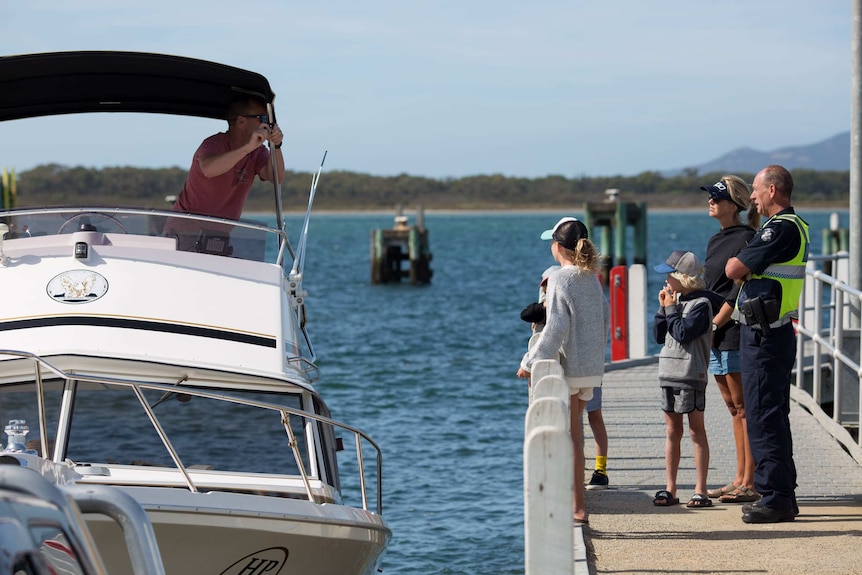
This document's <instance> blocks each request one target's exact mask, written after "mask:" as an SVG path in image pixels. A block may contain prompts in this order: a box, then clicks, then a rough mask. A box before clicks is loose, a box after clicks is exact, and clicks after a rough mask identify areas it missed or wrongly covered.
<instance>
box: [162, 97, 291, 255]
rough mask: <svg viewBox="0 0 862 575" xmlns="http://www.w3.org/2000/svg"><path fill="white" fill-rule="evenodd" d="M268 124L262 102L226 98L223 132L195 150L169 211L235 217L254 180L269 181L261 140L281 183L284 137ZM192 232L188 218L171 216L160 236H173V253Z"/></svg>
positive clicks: (186, 244)
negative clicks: (176, 244) (174, 237)
mask: <svg viewBox="0 0 862 575" xmlns="http://www.w3.org/2000/svg"><path fill="white" fill-rule="evenodd" d="M269 120H270V118H269V117H268V116H267V113H266V103H265V102H264V101H263V100H262V99H260V98H258V97H255V96H248V95H243V96H239V97H236V98H234V99H232V100H231V102H230V104H229V105H228V109H227V123H228V129H227V132H220V133H218V134H215V135H212V136H210V137H209V138H207V139H205V140H204V141H203V142H202V143H201V145H200V146H199V147H198V149H197V151H196V152H195V155H194V158H193V159H192V165H191V168H190V169H189V175H188V177H187V179H186V183H185V185H184V186H183V189H182V191H181V192H180V195H179V197H178V198H177V200H176V202H175V203H174V206H173V209H174V211H177V212H184V213H191V214H202V215H207V216H215V217H220V218H227V219H233V220H236V219H239V217H240V216H241V215H242V209H243V205H244V204H245V199H246V197H248V193H249V191H250V190H251V186H252V184H253V183H254V178H255V176H257V177H259V178H260V179H261V180H264V181H267V182H271V181H273V180H274V176H273V162H272V159H271V157H270V150H267V148H266V147H265V146H264V145H263V144H264V142H267V141H268V142H269V144H270V149H271V150H274V151H273V153H274V154H275V165H276V171H277V177H278V181H279V182H281V181H282V180H283V179H284V157H283V156H282V153H281V145H282V141H283V139H284V134H283V133H282V131H281V129H280V128H279V127H278V124H275V123H270V121H269ZM190 228H195V229H194V230H193V229H190ZM197 228H199V224H196V223H195V222H194V221H192V220H184V219H180V218H171V219H170V220H169V221H168V222H167V224H166V225H165V233H166V234H167V235H174V236H176V237H177V239H178V242H179V246H178V247H179V249H193V248H194V244H195V242H197V239H198V238H197V235H198V234H199V233H200V230H199V229H197Z"/></svg>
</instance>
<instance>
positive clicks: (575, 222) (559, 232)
mask: <svg viewBox="0 0 862 575" xmlns="http://www.w3.org/2000/svg"><path fill="white" fill-rule="evenodd" d="M540 237H541V238H542V239H543V240H554V241H555V242H557V243H558V244H560V245H561V246H563V247H564V248H566V249H569V250H573V249H575V248H576V247H578V240H579V239H581V238H584V239H589V237H590V234H589V232H588V231H587V226H585V225H584V222H582V221H581V220H579V219H577V218H571V217H567V218H562V219H560V221H559V222H557V225H555V226H554V227H553V228H551V229H550V230H545V231H544V232H542V235H541V236H540Z"/></svg>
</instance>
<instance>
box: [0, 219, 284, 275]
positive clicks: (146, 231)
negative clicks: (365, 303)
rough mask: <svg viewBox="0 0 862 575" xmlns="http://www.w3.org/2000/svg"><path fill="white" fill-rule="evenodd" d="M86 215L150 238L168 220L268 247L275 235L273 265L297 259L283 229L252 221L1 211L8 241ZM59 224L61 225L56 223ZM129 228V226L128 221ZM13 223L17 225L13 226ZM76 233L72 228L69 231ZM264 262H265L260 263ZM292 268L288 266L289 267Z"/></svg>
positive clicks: (55, 229)
mask: <svg viewBox="0 0 862 575" xmlns="http://www.w3.org/2000/svg"><path fill="white" fill-rule="evenodd" d="M87 214H95V215H101V216H103V217H106V218H108V219H111V220H114V221H115V222H116V223H117V224H118V225H119V226H118V229H119V231H121V232H123V233H136V234H142V235H150V236H153V235H155V236H161V235H163V233H162V232H163V230H162V228H161V227H160V226H157V227H155V228H153V227H152V226H151V225H150V224H149V223H150V222H151V221H153V220H154V219H158V220H162V219H164V220H167V219H168V218H171V219H175V220H181V221H185V222H188V223H190V224H196V225H198V226H200V225H201V224H203V225H210V226H213V227H215V228H218V229H230V230H231V236H235V235H240V236H242V235H246V236H254V237H259V238H261V241H262V242H263V243H264V244H266V243H267V242H266V240H265V238H266V237H267V234H272V235H274V237H275V238H276V240H275V241H276V245H277V249H275V250H274V254H275V255H274V256H273V258H272V260H273V263H275V264H277V265H280V266H282V265H283V264H284V258H285V254H286V253H289V254H290V257H291V260H293V259H294V258H295V257H296V256H295V254H294V251H293V247H292V246H291V245H290V242H289V240H288V238H287V233H286V232H285V231H284V230H283V229H276V228H273V227H271V226H268V225H267V224H265V223H262V222H255V221H251V220H230V219H225V218H217V217H212V216H205V215H198V214H187V213H182V212H175V211H172V210H152V209H142V208H122V207H79V206H76V207H50V208H22V209H15V210H5V211H2V212H0V221H2V222H4V223H6V224H8V225H10V232H9V233H8V234H7V236H6V237H7V239H15V238H19V237H23V236H25V235H26V236H35V235H44V234H45V233H47V232H48V231H49V230H45V229H40V226H39V223H38V222H40V221H41V222H54V225H53V227H51V228H50V233H52V234H53V233H62V232H60V231H59V230H60V229H61V228H62V225H63V222H66V221H69V220H70V219H73V218H76V217H77V218H80V217H82V216H85V215H87ZM57 221H59V222H60V225H57V224H56V222H57ZM130 221H131V222H132V223H131V224H130V225H128V226H127V225H126V224H128V223H129V222H130ZM12 224H14V226H12ZM72 231H74V229H73V228H71V227H70V228H69V229H68V230H66V232H72ZM261 261H264V260H261ZM288 267H289V266H288Z"/></svg>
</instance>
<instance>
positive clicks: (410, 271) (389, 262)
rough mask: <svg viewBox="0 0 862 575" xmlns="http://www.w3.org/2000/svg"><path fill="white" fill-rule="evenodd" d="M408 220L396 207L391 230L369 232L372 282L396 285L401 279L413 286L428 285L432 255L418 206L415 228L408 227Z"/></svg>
mask: <svg viewBox="0 0 862 575" xmlns="http://www.w3.org/2000/svg"><path fill="white" fill-rule="evenodd" d="M408 221H409V218H408V217H407V216H405V215H404V214H403V209H402V207H401V206H400V205H399V206H398V208H397V210H396V214H395V224H394V225H393V227H392V228H391V229H388V230H387V229H374V230H371V283H373V284H385V283H397V282H400V281H401V280H403V279H404V280H407V281H409V282H410V283H411V284H413V285H423V284H428V283H431V276H432V275H433V273H434V272H433V271H432V270H431V267H430V262H431V257H432V256H431V250H430V248H429V247H428V230H426V229H425V214H424V209H423V207H422V206H421V205H420V206H419V207H418V209H417V211H416V223H415V225H412V226H411V225H408ZM405 264H406V265H405Z"/></svg>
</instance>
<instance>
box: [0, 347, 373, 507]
mask: <svg viewBox="0 0 862 575" xmlns="http://www.w3.org/2000/svg"><path fill="white" fill-rule="evenodd" d="M2 356H9V357H18V358H23V359H30V360H32V361H33V363H34V379H33V381H34V382H35V384H36V390H37V400H38V402H39V414H38V416H39V429H40V433H41V436H40V441H41V445H42V446H43V450H44V451H43V453H42V456H43V457H48V456H49V454H48V453H47V446H48V445H49V441H48V437H47V431H46V430H47V429H48V422H47V416H46V413H45V404H46V402H45V397H44V394H45V390H44V382H45V380H46V379H53V378H58V379H62V380H64V381H66V382H75V383H76V385H77V384H79V383H93V384H101V385H107V386H113V387H117V388H129V389H131V390H132V391H133V393H134V394H135V396H136V397H137V399H138V401H139V402H140V404H141V406H142V408H143V409H144V411H145V412H146V415H147V418H148V419H149V422H150V424H151V425H152V426H153V428H154V429H155V431H156V433H157V434H158V436H159V438H160V439H161V441H162V444H163V445H164V447H165V449H166V450H167V452H168V454H169V455H170V457H171V460H172V461H173V462H174V464H175V465H176V467H177V469H178V470H179V472H180V473H181V474H182V476H183V479H184V481H185V483H186V485H187V486H188V488H189V490H190V491H192V492H197V491H198V487H197V485H196V483H195V481H194V479H193V478H192V474H191V473H190V471H189V468H188V467H187V466H186V465H185V464H184V463H183V462H182V460H181V458H180V456H179V454H178V453H177V450H176V449H175V447H174V446H173V444H172V443H171V441H170V438H169V437H168V434H167V433H166V432H165V430H164V428H163V427H162V424H161V423H160V421H159V418H158V417H157V416H156V414H155V413H154V411H153V407H154V405H152V404H150V403H149V402H148V401H147V399H146V397H144V394H143V390H153V391H158V392H162V394H163V396H164V395H167V394H176V395H183V396H190V397H201V398H206V399H212V400H216V401H223V402H227V403H231V404H235V405H245V406H249V407H254V408H258V409H263V410H267V411H274V412H278V413H279V414H280V418H281V424H282V426H283V427H284V431H285V434H286V436H287V438H288V445H289V447H290V449H291V451H292V453H293V458H294V462H295V464H296V466H297V468H298V469H299V474H300V476H301V479H302V484H303V486H304V489H305V493H306V496H307V498H308V500H309V501H311V502H316V499H315V495H314V491H313V488H312V479H314V478H313V477H312V476H311V475H310V474H309V472H308V471H307V470H306V466H305V463H304V460H303V457H302V453H301V452H300V446H299V442H298V441H297V438H296V436H295V434H294V431H293V428H292V427H291V425H290V418H291V417H298V418H302V419H309V420H312V421H315V422H318V423H321V424H325V425H330V426H332V427H333V428H337V429H340V430H343V431H345V432H347V433H350V434H352V435H353V438H354V443H355V449H356V465H357V473H358V479H359V491H360V494H361V498H362V508H363V509H364V510H366V511H367V510H369V503H368V493H367V492H368V481H367V480H366V475H367V473H366V466H365V457H364V454H363V447H362V443H363V441H365V442H367V443H368V444H369V445H370V446H371V447H372V448H373V449H374V452H375V479H376V481H375V482H374V483H375V485H376V512H377V513H378V514H382V510H383V492H382V477H383V475H382V467H383V458H382V453H381V450H380V447H379V446H378V445H377V443H376V442H375V441H374V440H373V439H371V437H369V436H368V435H367V434H366V433H365V432H363V431H362V430H360V429H357V428H355V427H352V426H350V425H347V424H345V423H342V422H340V421H336V420H334V419H331V418H329V417H326V416H323V415H320V414H317V413H312V412H309V411H305V410H302V409H297V408H293V407H290V406H286V405H280V404H277V403H272V402H267V401H260V400H255V399H249V398H243V397H237V396H233V395H227V394H224V393H217V392H213V391H206V390H203V389H198V388H195V387H190V386H183V385H177V384H173V383H171V384H167V383H156V382H148V381H139V380H133V379H128V378H121V377H110V376H105V375H99V374H88V373H86V372H81V371H78V370H75V371H74V372H71V371H65V370H63V369H60V368H58V367H56V366H55V365H53V364H52V363H51V362H49V361H47V360H46V359H44V358H42V357H40V356H38V355H36V354H33V353H30V352H26V351H19V350H9V349H0V357H2ZM59 443H60V442H58V444H59ZM314 444H315V442H313V441H309V442H308V445H309V454H308V455H309V458H310V459H309V460H310V461H313V460H315V456H314V453H313V451H314V448H313V445H314ZM52 455H53V460H54V461H55V462H56V463H62V461H63V453H61V450H60V449H56V450H54V453H53V454H52Z"/></svg>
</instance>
